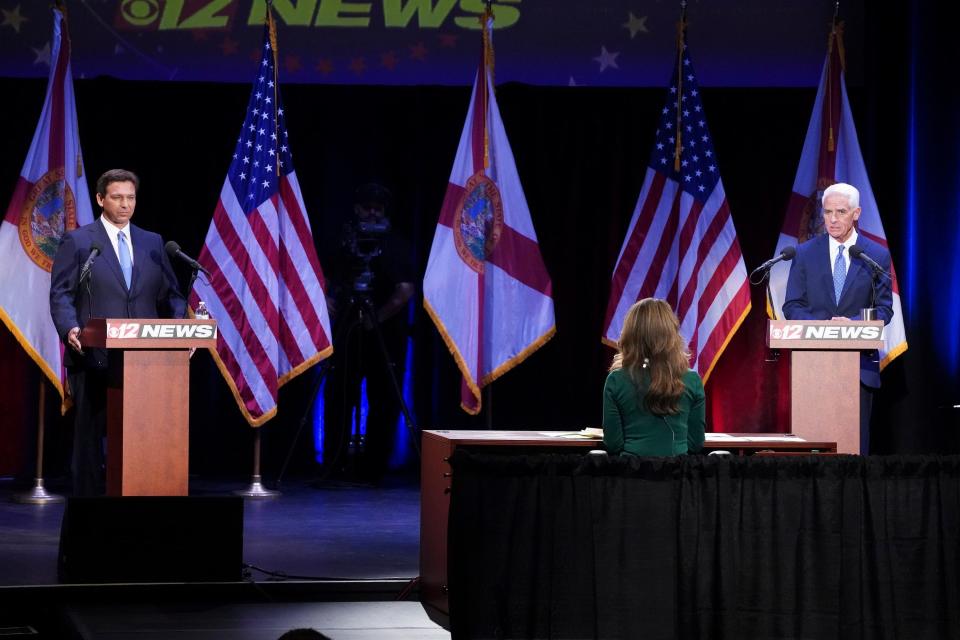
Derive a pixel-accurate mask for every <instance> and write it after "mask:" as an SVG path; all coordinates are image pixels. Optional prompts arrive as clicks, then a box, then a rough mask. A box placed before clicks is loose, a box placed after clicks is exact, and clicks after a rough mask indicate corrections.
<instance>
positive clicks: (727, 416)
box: [0, 10, 957, 476]
mask: <svg viewBox="0 0 960 640" xmlns="http://www.w3.org/2000/svg"><path fill="white" fill-rule="evenodd" d="M887 11H889V10H887ZM915 18H916V17H915ZM866 19H867V38H866V42H867V44H866V46H865V50H864V51H848V52H847V55H848V57H850V56H862V57H863V58H864V60H865V61H866V68H865V77H866V81H865V83H864V85H863V86H849V87H848V88H849V91H850V94H851V100H852V103H853V109H854V116H855V118H856V121H857V125H858V130H859V133H860V140H861V146H862V147H863V151H864V155H865V158H866V163H867V167H868V170H869V171H870V176H871V179H872V183H873V188H874V192H875V195H876V199H877V202H878V203H879V206H880V207H881V215H882V216H883V221H884V224H885V226H886V229H887V236H888V238H889V239H890V245H891V251H892V253H893V257H894V261H895V264H896V265H897V267H898V273H899V274H900V275H901V278H902V280H901V282H903V281H904V280H908V281H909V280H911V279H912V280H914V281H917V282H926V283H932V282H934V281H935V280H937V278H938V276H939V274H938V272H937V271H935V269H934V268H933V266H932V265H933V263H932V262H930V263H915V264H914V263H912V264H910V265H906V264H904V260H903V257H904V251H905V247H906V246H907V245H908V244H909V243H908V231H909V229H908V225H907V221H906V219H905V213H904V203H906V202H907V200H908V199H909V198H910V197H911V196H913V195H914V194H910V193H908V192H907V184H906V179H905V175H906V173H907V171H908V167H907V160H906V159H907V155H908V154H907V153H906V146H907V143H908V139H907V131H906V125H905V122H906V117H907V114H908V107H909V106H910V98H909V96H908V95H907V93H906V89H907V88H908V87H909V83H910V67H909V66H908V57H907V55H906V54H907V53H908V52H909V51H910V50H909V49H908V44H909V33H910V29H909V24H908V23H907V22H906V17H905V16H903V15H899V14H897V15H894V14H892V13H884V14H880V15H877V14H872V15H871V14H868V15H867V17H866ZM916 19H917V20H919V18H916ZM933 28H934V27H931V29H933ZM931 42H932V41H931ZM928 46H934V45H932V44H930V45H928ZM694 54H695V56H697V57H702V56H704V55H709V52H706V51H701V52H697V51H696V49H695V48H694ZM931 57H935V56H932V55H931ZM948 57H949V56H948ZM941 64H942V65H944V66H946V64H947V63H946V61H943V62H941ZM469 72H470V70H465V74H464V75H465V81H466V79H467V78H469ZM667 73H668V71H667V70H664V77H665V81H666V74H667ZM922 73H923V74H924V77H923V78H921V80H925V78H926V77H927V75H926V74H933V75H935V74H936V73H937V70H936V69H929V70H928V69H923V70H922ZM933 75H931V76H930V77H933ZM281 82H282V78H281ZM75 86H76V93H77V104H78V112H79V122H80V132H81V139H82V144H83V150H84V156H85V164H86V168H87V171H88V173H89V175H88V176H87V178H88V180H95V178H96V176H97V175H98V174H99V173H100V172H102V171H103V170H105V169H107V168H112V167H118V166H119V167H126V168H130V169H132V170H134V171H136V172H138V173H139V174H140V176H141V178H142V182H143V184H142V189H141V194H140V202H139V205H138V209H137V214H136V221H137V223H138V224H141V225H142V226H144V227H147V228H150V229H153V230H156V231H158V232H160V233H161V234H163V235H164V237H165V238H167V239H175V240H177V242H179V243H180V245H181V246H182V247H183V248H184V250H185V251H187V252H188V253H191V254H193V255H196V254H197V253H198V252H199V249H200V246H201V245H202V242H203V238H204V235H205V233H206V230H207V227H208V225H209V222H210V217H211V214H212V211H213V207H214V205H215V203H216V201H217V197H218V194H219V191H220V187H221V185H222V182H223V180H224V177H225V174H226V169H227V164H228V160H229V157H230V155H231V153H232V150H233V145H234V140H235V136H236V134H237V131H238V127H239V126H240V124H241V118H242V114H243V111H244V108H245V106H246V102H247V98H248V95H249V87H248V85H234V84H193V83H138V82H127V81H117V80H113V79H109V78H98V79H90V80H76V81H75ZM44 89H45V83H44V82H42V81H37V80H10V79H6V80H0V93H2V95H3V96H4V99H3V100H2V103H0V120H2V121H3V123H4V129H5V131H6V133H5V137H4V145H3V152H2V153H0V176H6V178H4V179H0V202H3V203H6V202H9V197H10V193H11V190H12V187H13V184H14V182H15V179H16V175H17V173H18V171H19V169H20V166H21V165H22V162H23V158H24V156H25V153H26V149H27V147H28V146H29V142H30V138H31V135H32V131H33V128H34V126H35V123H36V118H37V116H38V114H39V109H40V105H41V102H42V99H43V92H44ZM703 93H704V104H705V110H706V115H707V119H708V123H709V126H710V128H711V130H712V132H713V135H714V138H715V145H716V149H717V153H718V156H719V166H720V170H721V174H722V176H723V182H724V186H725V188H726V192H727V195H728V199H729V202H730V207H731V211H732V212H733V218H734V222H735V224H736V228H737V232H738V235H739V239H740V242H741V246H742V248H743V252H744V257H745V260H746V262H747V265H748V268H749V267H751V266H753V265H756V264H758V263H759V262H761V261H762V260H764V259H766V258H767V257H769V255H770V254H771V253H772V251H773V248H774V246H775V243H776V238H777V234H778V232H779V228H780V225H781V222H782V214H783V211H784V208H785V205H786V201H787V197H788V195H789V192H790V187H791V184H792V181H793V174H794V172H795V170H796V164H797V161H798V159H799V155H800V149H801V145H802V142H803V137H804V134H805V131H806V127H807V122H808V119H809V116H810V110H811V106H812V102H813V98H814V94H815V89H814V88H813V87H811V88H809V89H742V88H715V87H714V88H711V87H707V88H704V91H703ZM283 94H284V101H285V107H286V111H287V116H288V126H289V131H290V139H291V146H292V149H293V152H294V162H295V164H296V167H297V173H298V176H299V179H300V184H301V187H302V190H303V194H304V199H305V201H306V204H307V209H308V212H309V214H310V217H311V220H312V223H313V228H314V235H315V238H316V239H317V243H318V246H319V247H320V248H321V260H323V256H324V253H325V251H324V250H325V248H326V247H328V246H329V244H330V239H331V238H333V237H334V236H335V234H336V233H337V232H338V230H339V228H340V223H341V221H342V219H343V216H344V215H345V213H346V212H347V210H348V207H349V204H350V194H351V192H352V189H353V187H354V186H355V185H356V184H357V183H358V182H360V181H365V180H369V179H376V180H379V181H382V182H384V183H385V184H387V185H389V186H390V187H391V188H392V190H393V191H394V193H395V204H396V206H395V210H394V224H395V226H396V227H397V228H398V229H399V230H401V231H402V232H403V233H405V234H407V235H409V237H410V238H411V239H412V241H413V244H414V250H415V253H416V256H415V257H416V261H417V264H418V266H419V267H420V269H421V273H422V270H423V267H424V266H425V264H426V259H427V255H428V252H429V245H430V242H431V240H432V236H433V230H434V226H435V224H436V219H437V216H438V213H439V209H440V204H441V202H442V199H443V194H444V190H445V188H446V181H447V177H448V175H449V171H450V167H451V164H452V161H453V155H454V153H455V150H456V145H457V140H458V139H459V135H460V131H461V128H462V126H463V120H464V117H465V114H466V107H467V100H468V97H469V87H467V86H464V87H460V88H450V87H429V86H424V87H363V86H330V85H284V86H283ZM497 96H498V100H499V103H500V109H501V113H502V115H503V119H504V122H505V125H506V128H507V133H508V136H509V137H510V141H511V144H512V147H513V149H514V154H515V156H516V160H517V165H518V169H519V173H520V177H521V180H522V182H523V185H524V189H525V191H526V195H527V199H528V202H529V205H530V210H531V212H532V215H533V221H534V225H535V227H536V229H537V233H538V235H539V240H540V245H541V248H542V251H543V255H544V260H545V262H546V265H547V268H548V270H549V272H550V274H551V276H552V279H553V283H554V292H555V293H554V298H555V304H556V313H557V328H558V332H557V336H556V337H555V338H554V339H553V340H551V341H550V342H549V343H547V345H546V346H544V347H543V348H542V349H541V350H540V351H538V352H537V353H535V354H534V355H533V356H532V357H531V358H530V359H529V360H528V361H527V362H526V363H525V364H524V365H522V366H520V367H518V368H516V369H514V370H513V371H511V372H510V373H508V374H507V375H505V376H504V377H503V378H501V380H500V381H498V382H496V383H494V385H493V402H492V407H493V416H494V418H493V423H494V425H495V426H496V427H497V428H533V429H536V428H581V427H585V426H595V425H597V424H598V422H599V417H600V416H599V409H600V403H599V397H600V389H601V387H602V384H603V377H604V370H605V368H606V366H607V365H608V363H609V358H610V356H611V353H610V351H609V350H607V349H606V348H604V347H601V345H600V342H599V337H600V333H601V324H602V315H603V311H604V309H605V305H606V299H607V295H608V283H609V278H610V273H611V271H612V268H613V264H614V261H615V258H616V254H617V252H618V250H619V246H620V243H621V242H622V238H623V234H624V233H625V229H626V225H627V223H628V221H629V218H630V214H631V211H632V208H633V206H634V203H635V201H636V198H637V194H638V192H639V188H640V184H641V181H642V177H643V171H644V168H645V162H646V159H647V155H648V152H649V148H650V144H651V143H652V139H653V128H654V123H655V121H656V115H657V110H658V109H659V108H660V104H661V102H662V90H660V89H595V88H594V89H591V88H560V87H549V88H545V87H533V86H527V85H512V84H508V85H504V86H501V87H499V88H498V93H497ZM942 97H943V96H942V95H936V94H935V95H932V96H930V97H929V99H930V101H931V102H930V104H931V105H939V104H940V100H942ZM938 108H939V107H938ZM953 126H954V127H955V128H956V127H957V124H956V123H954V125H953ZM944 153H949V150H947V151H945V152H944ZM950 157H951V158H955V156H950ZM953 171H954V173H955V172H956V164H954V170H953ZM914 188H919V186H918V185H914ZM92 191H93V189H92V187H91V193H92ZM929 213H930V216H933V217H934V219H933V220H930V221H929V222H928V223H925V224H937V220H939V224H940V225H954V226H955V223H954V222H952V220H953V218H952V216H955V215H956V214H955V213H954V212H951V211H948V210H932V211H930V212H929ZM937 217H939V218H937ZM911 268H912V269H914V272H913V273H910V272H908V269H911ZM180 275H181V277H182V278H185V277H186V275H187V274H186V273H181V274H180ZM904 276H906V277H904ZM928 288H935V287H930V285H928ZM932 296H933V294H930V297H929V299H928V298H924V299H923V300H922V302H923V304H924V305H926V306H924V307H920V306H919V305H918V308H917V309H916V310H915V313H914V315H913V317H912V318H911V317H908V326H907V332H908V339H909V340H910V345H911V347H910V350H909V351H908V352H907V354H906V355H905V356H902V357H901V358H899V359H898V360H897V361H895V362H894V363H893V364H892V365H891V366H890V367H888V369H887V371H886V372H885V390H884V393H883V395H882V397H881V399H880V407H879V408H878V411H876V414H877V424H876V425H875V427H876V429H875V436H874V443H875V445H876V450H877V451H878V452H881V453H882V452H892V451H897V452H910V451H930V450H946V449H949V448H951V447H952V446H954V445H953V444H952V441H951V440H950V438H951V437H953V434H952V432H949V431H945V430H944V429H943V425H944V424H945V420H944V418H945V417H947V418H949V414H947V413H945V412H942V411H941V412H938V410H937V407H940V406H942V405H945V404H948V403H949V399H950V398H951V397H955V396H956V390H957V380H956V375H955V374H954V376H953V377H952V378H951V377H950V375H949V372H942V373H941V372H939V371H936V370H935V369H934V371H935V372H936V373H937V374H938V375H934V376H931V375H930V371H931V367H936V366H938V365H937V364H936V361H935V359H934V358H933V357H932V356H931V353H932V352H933V349H934V344H935V340H934V339H933V338H929V337H927V336H930V335H931V333H932V331H931V329H932V328H933V326H934V324H933V322H934V320H933V318H932V315H929V314H928V310H933V309H934V308H935V307H936V304H937V302H936V300H935V299H933V297H932ZM753 307H754V308H753V311H752V313H751V315H750V317H749V318H748V320H747V322H745V323H744V325H743V327H742V328H741V330H740V331H739V332H738V333H737V335H736V336H735V337H734V339H733V340H732V341H731V343H730V345H729V346H728V348H727V351H726V353H725V355H724V357H722V358H721V360H720V362H719V364H718V366H717V367H716V369H715V370H714V372H713V377H712V379H711V382H710V385H709V386H708V396H709V398H710V416H711V426H712V427H713V428H714V429H715V430H723V431H776V430H784V429H786V428H787V426H786V423H785V419H786V416H787V406H788V405H787V401H788V399H787V398H786V397H784V395H783V394H782V393H779V389H780V388H781V387H782V383H783V381H784V380H785V373H786V370H785V365H786V362H768V361H767V360H766V355H767V354H766V350H765V349H764V348H763V346H762V342H763V327H764V321H765V318H764V302H763V292H762V291H761V290H759V289H756V290H755V291H754V296H753ZM928 308H929V309H928ZM414 338H415V345H416V346H415V359H414V381H415V389H414V393H415V401H414V407H413V408H414V412H415V414H416V416H417V418H418V422H419V424H420V426H422V427H424V428H457V427H460V428H482V427H484V426H485V424H486V420H485V416H482V415H481V416H479V417H477V418H471V417H470V416H467V415H466V414H464V413H463V412H462V411H460V409H459V408H458V397H459V394H458V384H459V383H458V374H457V372H456V369H455V367H454V364H453V361H452V358H450V356H449V355H448V353H447V352H446V349H445V347H444V345H443V343H442V341H440V340H439V338H438V336H437V334H436V331H435V330H434V328H433V326H432V325H431V324H430V322H429V320H428V319H427V318H426V316H425V314H424V313H423V312H422V310H421V308H420V307H419V300H418V306H417V310H416V314H415V324H414ZM0 355H2V356H3V357H4V359H5V361H6V363H7V364H5V365H4V367H3V369H2V373H0V410H2V412H3V415H5V416H6V420H5V422H4V423H3V427H2V430H3V432H4V436H3V437H2V438H0V441H2V442H3V445H0V446H2V447H3V448H4V451H3V452H4V455H3V456H2V457H0V460H4V461H5V464H4V465H3V466H5V467H7V468H6V469H0V472H2V471H6V472H9V471H10V470H11V469H12V470H15V471H16V470H19V471H21V472H23V471H27V472H29V471H30V469H29V467H30V464H29V462H28V460H29V459H30V455H31V454H30V450H31V444H30V442H31V438H32V435H31V434H32V429H33V422H34V420H35V415H36V407H35V402H36V400H35V398H36V391H35V386H36V381H37V380H38V374H37V372H36V370H35V368H33V367H32V365H30V364H29V362H26V361H25V359H24V358H23V356H22V355H21V354H20V353H19V350H18V347H17V346H16V344H15V343H14V342H13V341H12V339H11V338H10V336H9V334H7V333H6V332H5V331H4V332H3V333H2V334H0ZM313 376H314V374H313V373H307V374H305V375H303V376H301V377H300V378H298V379H296V380H295V381H293V382H291V383H290V384H289V385H288V386H287V387H285V388H284V390H283V391H282V392H281V399H280V411H279V415H278V417H277V418H275V419H274V420H273V421H271V422H270V423H267V425H266V429H265V431H264V438H265V448H264V456H265V461H264V471H265V473H266V474H267V475H268V476H269V475H270V473H271V470H274V471H275V470H276V469H277V468H278V467H279V465H280V460H281V459H282V456H283V455H284V454H285V453H286V448H287V445H288V443H289V441H290V438H291V437H292V434H293V430H294V429H295V427H296V425H297V422H298V421H299V419H300V416H301V415H302V413H303V411H304V409H305V404H306V395H307V392H308V390H309V388H310V386H311V383H312V380H313ZM911 380H913V383H912V384H911ZM931 380H932V383H931ZM911 387H912V389H913V393H912V395H911V393H910V391H911ZM191 405H192V406H191V415H192V437H193V442H192V461H191V462H192V465H193V467H192V468H193V469H194V470H197V471H222V472H234V471H237V470H239V469H245V468H246V465H247V464H248V459H249V452H250V447H249V442H250V433H249V429H247V428H246V427H245V423H244V422H243V421H242V418H241V417H240V414H239V412H238V411H237V410H236V407H235V406H234V403H233V399H232V397H231V396H230V394H229V391H228V390H227V387H226V386H225V385H224V383H223V382H222V380H221V379H220V377H219V373H218V372H216V370H215V368H214V367H213V366H212V364H211V362H210V360H209V358H208V357H207V356H206V355H205V354H201V355H200V356H198V357H197V359H196V362H195V363H194V370H193V384H192V402H191ZM488 408H489V405H488ZM54 422H56V423H57V424H56V425H52V427H53V428H52V429H51V439H53V442H51V452H50V457H51V458H52V462H51V463H52V465H53V466H54V468H56V465H57V461H58V460H59V461H60V464H62V461H63V460H64V457H63V449H64V442H65V438H64V437H63V433H64V431H65V429H66V426H67V423H66V422H65V421H63V420H59V421H57V420H55V421H54ZM58 438H59V439H58ZM311 449H312V445H311V439H310V437H309V436H307V435H306V434H305V435H304V437H303V438H302V439H301V441H300V445H299V446H298V448H297V456H296V460H297V467H300V468H302V467H303V466H304V465H305V464H307V461H308V460H309V458H310V455H311Z"/></svg>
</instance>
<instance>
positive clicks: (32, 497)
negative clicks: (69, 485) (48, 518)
mask: <svg viewBox="0 0 960 640" xmlns="http://www.w3.org/2000/svg"><path fill="white" fill-rule="evenodd" d="M63 500H64V498H63V496H61V495H57V494H55V493H48V492H47V490H46V488H45V487H44V486H43V478H36V484H34V485H33V490H32V491H28V492H26V493H17V494H14V496H13V501H14V502H18V503H20V504H57V503H60V502H63Z"/></svg>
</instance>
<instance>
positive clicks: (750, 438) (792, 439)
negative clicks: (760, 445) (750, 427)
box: [743, 436, 806, 442]
mask: <svg viewBox="0 0 960 640" xmlns="http://www.w3.org/2000/svg"><path fill="white" fill-rule="evenodd" d="M743 439H744V440H746V441H747V442H806V440H804V439H803V438H800V437H798V436H748V437H744V438H743Z"/></svg>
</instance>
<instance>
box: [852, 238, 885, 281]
mask: <svg viewBox="0 0 960 640" xmlns="http://www.w3.org/2000/svg"><path fill="white" fill-rule="evenodd" d="M850 256H851V257H853V258H857V259H860V260H863V263H864V264H866V265H867V266H868V267H870V268H871V269H872V270H873V275H874V276H883V277H885V278H886V279H888V280H889V279H890V276H889V275H888V274H887V271H886V269H884V268H883V267H881V266H880V265H879V264H877V261H876V260H874V259H873V258H871V257H870V256H869V255H867V252H866V251H864V250H863V247H858V246H857V245H853V246H852V247H850Z"/></svg>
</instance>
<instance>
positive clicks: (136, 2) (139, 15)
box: [120, 0, 160, 27]
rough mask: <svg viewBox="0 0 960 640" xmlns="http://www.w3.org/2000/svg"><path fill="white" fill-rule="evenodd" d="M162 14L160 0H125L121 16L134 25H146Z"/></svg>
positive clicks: (121, 6)
mask: <svg viewBox="0 0 960 640" xmlns="http://www.w3.org/2000/svg"><path fill="white" fill-rule="evenodd" d="M159 16H160V0H123V2H121V3H120V17H121V18H122V19H123V21H124V22H126V23H127V24H129V25H131V26H134V27H146V26H148V25H149V24H151V23H153V22H156V20H157V18H158V17H159Z"/></svg>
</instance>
